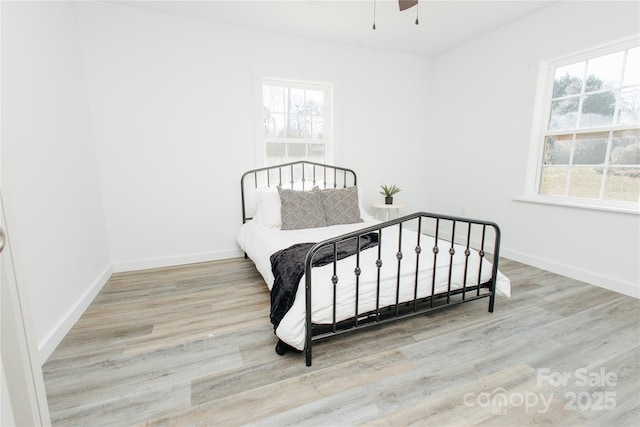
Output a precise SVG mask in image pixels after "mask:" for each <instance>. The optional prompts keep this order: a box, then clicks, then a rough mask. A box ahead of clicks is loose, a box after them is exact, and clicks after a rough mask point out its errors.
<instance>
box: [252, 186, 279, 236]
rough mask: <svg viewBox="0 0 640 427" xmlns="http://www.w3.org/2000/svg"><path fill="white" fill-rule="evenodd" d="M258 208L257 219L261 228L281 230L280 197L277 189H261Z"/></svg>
mask: <svg viewBox="0 0 640 427" xmlns="http://www.w3.org/2000/svg"><path fill="white" fill-rule="evenodd" d="M257 200H258V208H257V210H256V214H255V218H256V221H257V224H258V226H259V227H260V228H280V226H281V225H282V217H281V215H280V196H279V195H278V192H277V191H276V189H275V188H274V189H261V190H258V192H257Z"/></svg>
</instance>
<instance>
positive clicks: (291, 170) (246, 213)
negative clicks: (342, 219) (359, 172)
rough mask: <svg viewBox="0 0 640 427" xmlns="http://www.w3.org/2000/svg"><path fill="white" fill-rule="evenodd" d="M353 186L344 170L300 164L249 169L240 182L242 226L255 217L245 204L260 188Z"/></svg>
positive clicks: (354, 178)
mask: <svg viewBox="0 0 640 427" xmlns="http://www.w3.org/2000/svg"><path fill="white" fill-rule="evenodd" d="M356 184H357V176H356V173H355V172H354V171H353V170H351V169H348V168H343V167H340V166H332V165H326V164H323V163H315V162H309V161H306V160H301V161H297V162H291V163H285V164H280V165H275V166H267V167H263V168H258V169H253V170H250V171H247V172H245V173H244V174H243V175H242V178H241V180H240V186H241V197H242V223H243V224H244V223H245V222H247V221H248V220H250V219H251V218H252V217H253V215H254V214H255V207H254V206H250V205H249V203H248V201H249V200H250V199H252V198H251V197H250V194H249V193H250V192H254V191H256V190H258V189H261V188H275V187H277V186H282V187H284V188H290V189H297V190H311V189H312V188H313V187H315V186H318V187H320V188H322V189H325V188H338V187H342V188H346V187H351V186H354V185H356Z"/></svg>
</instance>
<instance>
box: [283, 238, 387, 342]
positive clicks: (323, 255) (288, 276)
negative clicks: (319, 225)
mask: <svg viewBox="0 0 640 427" xmlns="http://www.w3.org/2000/svg"><path fill="white" fill-rule="evenodd" d="M377 244H378V234H377V233H369V234H365V235H363V236H361V237H360V250H361V251H363V250H365V249H368V248H371V247H374V246H376V245H377ZM314 245H315V243H297V244H295V245H291V246H289V247H288V248H286V249H282V250H280V251H278V252H276V253H274V254H273V255H271V271H272V272H273V276H274V278H275V280H274V282H273V287H272V288H271V323H272V324H273V327H274V330H275V329H276V328H277V327H278V325H279V324H280V321H281V320H282V318H283V317H284V316H285V314H287V312H288V311H289V309H290V308H291V306H292V305H293V301H294V299H295V297H296V292H297V291H298V285H299V283H300V279H301V278H302V276H303V275H304V262H305V258H306V256H307V253H308V252H309V250H310V249H311V248H312V247H313V246H314ZM357 251H358V243H357V239H355V238H354V239H349V240H345V241H343V242H340V243H338V245H337V255H338V260H341V259H343V258H346V257H348V256H351V255H354V254H355V253H356V252H357ZM332 262H333V245H328V246H325V247H323V248H322V249H320V250H319V251H318V252H316V255H315V257H314V258H313V263H312V264H313V267H321V266H323V265H327V264H330V263H332Z"/></svg>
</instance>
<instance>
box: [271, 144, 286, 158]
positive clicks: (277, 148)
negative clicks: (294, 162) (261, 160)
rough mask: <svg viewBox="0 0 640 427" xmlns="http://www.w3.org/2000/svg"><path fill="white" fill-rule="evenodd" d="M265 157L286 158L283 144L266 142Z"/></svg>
mask: <svg viewBox="0 0 640 427" xmlns="http://www.w3.org/2000/svg"><path fill="white" fill-rule="evenodd" d="M267 157H269V158H282V159H284V158H285V157H286V151H285V144H283V143H281V142H268V143H267Z"/></svg>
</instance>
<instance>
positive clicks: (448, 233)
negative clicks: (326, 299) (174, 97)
mask: <svg viewBox="0 0 640 427" xmlns="http://www.w3.org/2000/svg"><path fill="white" fill-rule="evenodd" d="M356 184H357V177H356V173H355V172H354V171H353V170H351V169H347V168H342V167H338V166H332V165H325V164H321V163H314V162H308V161H298V162H292V163H286V164H282V165H276V166H270V167H264V168H259V169H254V170H250V171H248V172H246V173H245V174H243V175H242V179H241V187H242V221H243V223H245V222H246V221H248V220H250V219H251V218H252V214H253V213H252V212H249V209H248V206H247V205H246V197H247V192H248V191H252V190H255V189H258V188H264V187H275V186H278V185H281V186H283V187H286V188H299V189H306V190H310V189H311V188H312V187H314V186H318V187H320V188H337V187H343V188H346V187H348V186H352V185H356ZM296 185H297V186H296ZM389 227H399V230H398V231H399V233H398V236H399V237H398V240H399V241H398V242H392V243H386V241H385V242H384V243H385V244H395V245H397V247H398V252H397V254H396V259H397V276H396V277H397V279H396V295H398V293H399V286H400V272H401V269H402V264H403V263H406V262H414V263H415V264H416V265H418V262H419V259H420V257H421V256H433V260H434V265H435V263H436V259H438V257H441V256H445V257H449V277H448V289H447V290H446V292H441V293H435V294H434V290H435V273H434V275H433V277H432V279H431V286H432V288H431V289H432V292H431V296H428V297H426V298H418V297H417V286H418V274H416V276H415V279H414V289H415V292H414V298H413V299H412V300H411V301H408V302H399V301H398V300H396V303H395V304H393V305H391V306H386V307H379V306H378V307H376V309H375V310H373V311H370V312H366V313H359V312H358V292H359V276H360V274H361V273H362V268H363V266H361V265H360V251H359V250H358V251H357V253H356V254H355V255H354V256H355V268H354V272H353V274H354V277H355V282H356V302H355V312H354V314H355V315H354V317H352V318H350V319H347V320H343V321H336V303H335V296H336V289H337V286H338V282H339V281H340V280H342V279H343V278H339V277H338V276H337V275H336V271H337V267H336V265H337V261H336V259H337V257H336V256H335V255H334V261H333V271H334V274H333V277H332V283H333V295H334V298H333V301H334V304H333V322H332V323H331V324H321V325H320V324H313V323H312V322H311V287H312V277H313V274H309V272H311V269H312V263H313V259H314V256H315V255H316V253H317V252H318V251H320V250H321V249H322V248H325V247H332V248H333V251H334V254H335V253H336V251H337V246H338V244H339V243H340V242H343V241H346V240H350V239H357V242H358V244H357V247H358V248H359V247H360V238H361V237H362V236H364V235H365V234H368V233H377V234H378V241H379V243H378V248H377V250H378V261H377V262H376V265H375V268H377V269H378V288H377V300H378V301H379V296H380V268H381V267H382V261H381V260H380V254H381V248H382V244H383V234H384V233H383V232H384V230H385V229H387V228H389ZM403 227H409V228H411V229H413V230H416V231H417V232H418V233H417V242H416V245H415V250H414V253H413V257H411V256H410V255H412V254H404V253H402V251H401V250H400V248H401V243H402V230H403ZM423 234H429V235H430V236H433V237H434V238H435V239H434V241H435V242H438V241H439V239H440V240H445V241H447V242H448V244H450V245H448V247H447V248H441V247H438V245H437V243H436V246H434V247H433V248H423V247H422V246H421V242H420V238H421V236H422V235H423ZM454 243H456V244H458V245H461V246H464V247H465V252H464V254H465V257H466V258H465V266H464V283H463V286H462V288H460V289H452V288H451V271H452V264H451V261H452V260H453V256H454V254H455V248H454ZM471 248H474V249H476V250H477V253H478V254H479V256H480V257H481V258H484V257H485V256H487V255H489V254H490V255H491V262H492V271H491V278H490V279H489V280H488V281H486V282H484V283H480V277H481V273H482V272H481V270H480V271H478V277H477V278H474V277H467V262H468V257H469V256H470V255H471V253H472V251H471ZM429 249H430V253H428V252H426V251H427V250H429ZM371 250H373V249H371ZM486 250H489V251H490V252H486ZM499 250H500V228H499V227H498V225H497V224H495V223H493V222H488V221H481V220H475V219H469V218H464V217H456V216H449V215H440V214H434V213H427V212H417V213H413V214H410V215H406V216H403V217H400V218H396V219H392V220H389V221H386V222H383V223H381V224H378V225H375V226H371V227H367V228H363V229H361V230H358V231H355V232H352V233H348V234H344V235H341V236H338V237H335V238H332V239H328V240H325V241H322V242H319V243H317V244H315V245H314V246H313V247H312V248H311V249H310V250H309V252H308V254H307V257H306V260H305V291H306V344H305V355H306V364H307V366H311V351H312V343H313V342H314V341H318V340H321V339H325V338H328V337H330V336H333V335H338V334H343V333H345V332H350V331H353V330H356V329H360V328H363V327H368V326H373V325H377V324H381V323H386V322H390V321H393V320H397V319H401V318H406V317H411V316H415V315H419V314H424V313H426V312H428V311H432V310H436V309H439V308H443V307H448V306H452V305H457V304H461V303H465V302H470V301H474V300H477V299H480V298H489V312H493V308H494V302H495V286H496V279H497V275H498V259H499ZM245 256H246V255H245ZM480 264H481V266H482V263H480ZM481 268H482V267H480V269H481ZM416 270H417V269H416ZM434 271H435V270H434ZM284 346H285V347H286V345H284ZM276 351H277V352H278V353H279V354H282V353H283V343H281V342H279V343H278V346H276Z"/></svg>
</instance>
